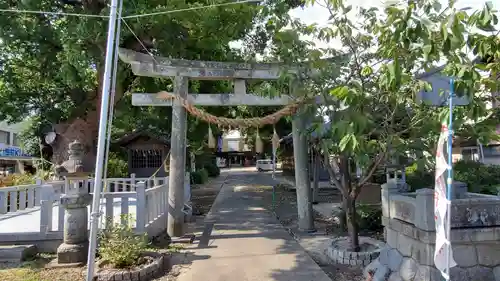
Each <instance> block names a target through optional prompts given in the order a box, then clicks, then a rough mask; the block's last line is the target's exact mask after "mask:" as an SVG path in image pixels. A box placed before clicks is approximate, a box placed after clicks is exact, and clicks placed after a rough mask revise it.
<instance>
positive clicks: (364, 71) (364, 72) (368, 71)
mask: <svg viewBox="0 0 500 281" xmlns="http://www.w3.org/2000/svg"><path fill="white" fill-rule="evenodd" d="M372 73H373V69H372V67H371V66H368V65H367V66H365V67H363V69H362V70H361V75H363V76H370V75H371V74H372Z"/></svg>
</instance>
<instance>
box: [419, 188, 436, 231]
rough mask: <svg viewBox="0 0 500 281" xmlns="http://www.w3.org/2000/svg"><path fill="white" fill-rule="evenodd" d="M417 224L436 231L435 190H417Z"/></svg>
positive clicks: (427, 229) (422, 227)
mask: <svg viewBox="0 0 500 281" xmlns="http://www.w3.org/2000/svg"><path fill="white" fill-rule="evenodd" d="M416 194H417V197H416V200H415V202H416V208H415V212H416V215H415V226H416V227H418V228H420V229H423V230H426V231H434V230H435V229H436V227H435V221H434V212H433V210H434V190H432V189H430V188H422V189H419V190H417V191H416Z"/></svg>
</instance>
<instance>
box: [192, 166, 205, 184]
mask: <svg viewBox="0 0 500 281" xmlns="http://www.w3.org/2000/svg"><path fill="white" fill-rule="evenodd" d="M207 181H208V172H207V170H205V169H200V170H197V171H196V172H191V184H204V183H206V182H207Z"/></svg>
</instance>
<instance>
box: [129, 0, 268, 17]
mask: <svg viewBox="0 0 500 281" xmlns="http://www.w3.org/2000/svg"><path fill="white" fill-rule="evenodd" d="M261 1H262V0H243V1H236V2H228V3H220V4H212V5H207V6H200V7H191V8H184V9H177V10H169V11H162V12H155V13H148V14H140V15H130V16H124V17H122V18H124V19H129V18H142V17H149V16H157V15H165V14H172V13H180V12H188V11H195V10H202V9H209V8H216V7H222V6H230V5H238V4H245V3H254V2H261Z"/></svg>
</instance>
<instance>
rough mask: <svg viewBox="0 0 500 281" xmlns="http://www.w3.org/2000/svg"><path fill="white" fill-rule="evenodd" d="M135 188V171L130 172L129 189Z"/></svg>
mask: <svg viewBox="0 0 500 281" xmlns="http://www.w3.org/2000/svg"><path fill="white" fill-rule="evenodd" d="M134 190H135V173H132V174H130V186H129V191H134Z"/></svg>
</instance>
